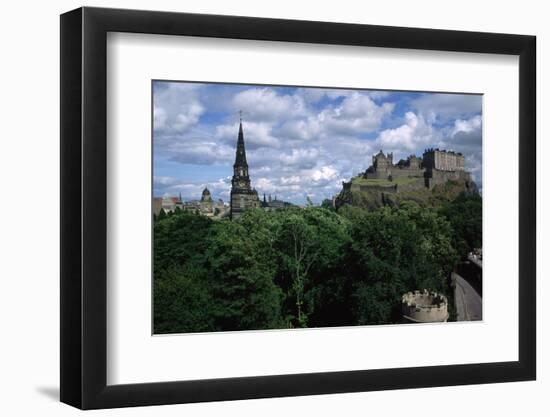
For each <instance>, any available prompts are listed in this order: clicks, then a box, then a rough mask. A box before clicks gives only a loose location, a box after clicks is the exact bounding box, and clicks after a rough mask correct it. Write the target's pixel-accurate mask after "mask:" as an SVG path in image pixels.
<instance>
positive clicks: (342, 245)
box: [153, 196, 481, 333]
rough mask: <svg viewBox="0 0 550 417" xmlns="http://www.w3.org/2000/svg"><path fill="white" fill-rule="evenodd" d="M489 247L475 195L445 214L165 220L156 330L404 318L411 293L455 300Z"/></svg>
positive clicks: (350, 210) (404, 208)
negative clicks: (451, 278) (454, 273)
mask: <svg viewBox="0 0 550 417" xmlns="http://www.w3.org/2000/svg"><path fill="white" fill-rule="evenodd" d="M327 205H328V204H327ZM480 243H481V199H480V198H479V200H477V199H475V198H471V197H468V196H461V197H460V198H459V199H457V200H456V201H454V202H452V203H449V204H448V205H446V206H444V207H442V208H440V209H431V208H422V207H420V206H419V205H418V204H415V203H412V202H403V203H401V204H399V205H398V206H395V207H391V208H390V207H383V208H380V209H378V210H375V211H369V210H366V209H361V208H357V207H351V206H343V207H341V208H340V209H339V210H338V211H335V210H333V209H332V208H326V206H325V207H314V206H312V205H308V206H307V207H305V208H297V207H289V208H285V209H281V210H275V211H264V210H262V209H253V210H249V211H247V212H246V213H245V214H244V215H243V216H242V217H241V218H239V219H238V220H236V221H230V220H227V219H224V220H217V221H213V220H210V219H208V218H206V217H203V216H200V215H199V214H195V213H190V212H187V211H181V210H180V211H177V212H173V213H168V214H166V213H162V215H159V216H156V217H155V223H154V242H153V244H154V327H155V333H176V332H177V333H184V332H203V331H230V330H252V329H274V328H288V327H326V326H344V325H346V326H347V325H362V324H385V323H396V322H399V321H400V319H401V317H400V301H401V295H402V294H403V293H405V292H407V291H411V290H415V289H421V290H422V289H424V288H426V289H429V290H435V291H439V292H442V293H448V292H449V287H448V280H447V278H448V275H449V273H450V271H451V270H452V268H453V266H454V265H455V263H456V262H457V260H458V259H459V256H460V255H463V254H464V250H467V249H468V248H472V247H477V246H480ZM476 245H477V246H476Z"/></svg>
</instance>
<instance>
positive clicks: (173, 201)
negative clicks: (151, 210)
mask: <svg viewBox="0 0 550 417" xmlns="http://www.w3.org/2000/svg"><path fill="white" fill-rule="evenodd" d="M161 207H162V209H163V210H164V212H165V213H169V212H171V211H174V210H175V209H176V208H179V209H181V208H183V202H182V200H181V195H180V196H179V197H172V196H164V197H162V202H161Z"/></svg>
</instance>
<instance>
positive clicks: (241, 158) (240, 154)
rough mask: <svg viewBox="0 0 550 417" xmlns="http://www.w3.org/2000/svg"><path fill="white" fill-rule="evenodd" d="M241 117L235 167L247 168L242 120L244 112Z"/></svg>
mask: <svg viewBox="0 0 550 417" xmlns="http://www.w3.org/2000/svg"><path fill="white" fill-rule="evenodd" d="M240 113H241V116H240V122H239V137H238V139H237V153H236V155H235V165H233V166H234V167H238V166H242V167H244V166H247V165H248V164H247V162H246V151H245V149H244V134H243V119H242V112H240Z"/></svg>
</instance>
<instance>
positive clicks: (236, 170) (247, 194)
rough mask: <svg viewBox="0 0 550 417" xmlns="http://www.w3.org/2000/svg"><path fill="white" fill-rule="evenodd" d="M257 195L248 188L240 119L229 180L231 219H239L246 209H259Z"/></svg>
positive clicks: (248, 178) (248, 179)
mask: <svg viewBox="0 0 550 417" xmlns="http://www.w3.org/2000/svg"><path fill="white" fill-rule="evenodd" d="M259 203H260V201H259V199H258V193H257V192H256V190H253V189H252V187H251V186H250V177H249V176H248V163H247V162H246V150H245V148H244V134H243V122H242V118H241V120H240V123H239V135H238V138H237V151H236V154H235V163H234V164H233V178H232V179H231V212H230V216H231V219H236V218H238V217H240V216H241V215H242V214H243V213H244V212H245V211H246V210H247V209H249V208H252V207H259Z"/></svg>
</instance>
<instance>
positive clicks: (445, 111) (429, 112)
mask: <svg viewBox="0 0 550 417" xmlns="http://www.w3.org/2000/svg"><path fill="white" fill-rule="evenodd" d="M481 97H482V96H481V95H474V94H470V95H466V94H433V93H426V94H424V95H422V96H421V97H419V98H417V99H415V100H413V101H412V103H411V107H412V108H413V109H416V110H417V111H418V112H420V113H422V114H423V115H424V116H425V117H426V118H428V117H430V116H431V117H434V118H438V119H440V121H443V122H444V121H446V120H449V119H454V118H457V117H462V116H465V115H470V114H474V113H481Z"/></svg>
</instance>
